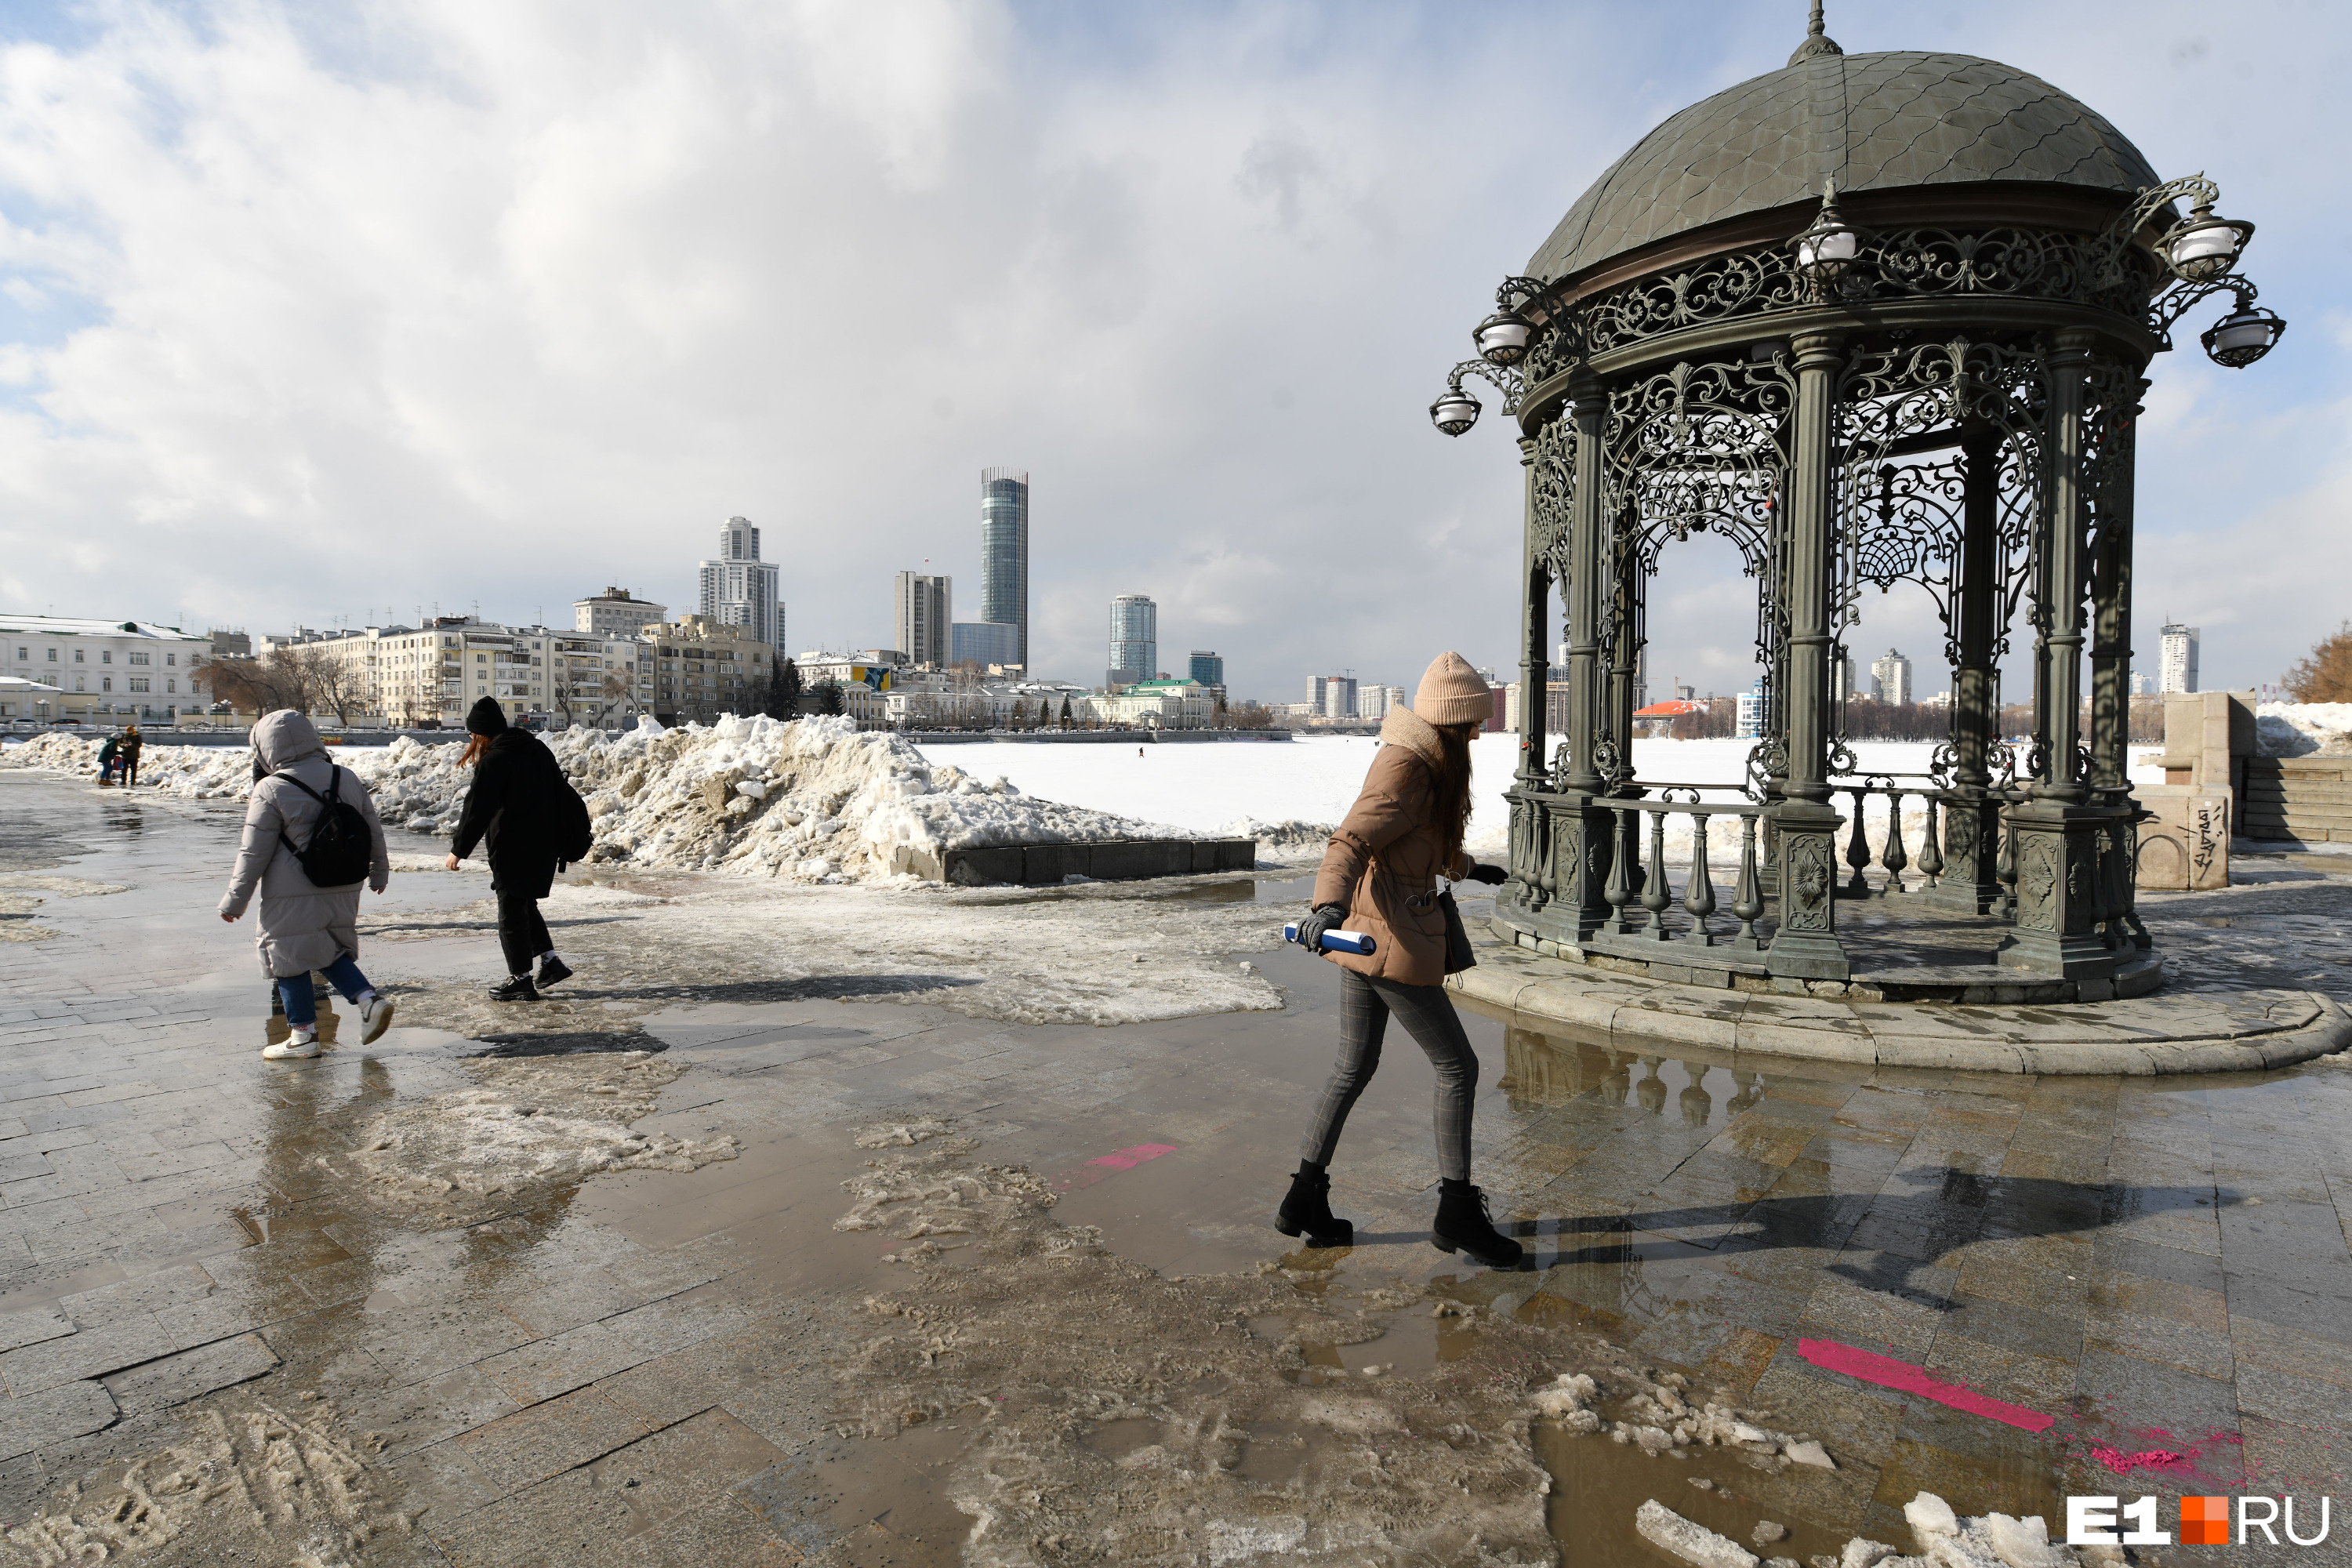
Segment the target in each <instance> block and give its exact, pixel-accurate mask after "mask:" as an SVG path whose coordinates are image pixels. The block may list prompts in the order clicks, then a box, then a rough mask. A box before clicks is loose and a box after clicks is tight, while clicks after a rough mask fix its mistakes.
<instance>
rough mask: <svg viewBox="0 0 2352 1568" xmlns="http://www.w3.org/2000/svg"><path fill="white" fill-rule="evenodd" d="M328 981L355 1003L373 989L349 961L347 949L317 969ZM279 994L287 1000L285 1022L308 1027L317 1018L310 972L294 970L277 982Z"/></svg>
mask: <svg viewBox="0 0 2352 1568" xmlns="http://www.w3.org/2000/svg"><path fill="white" fill-rule="evenodd" d="M319 973H321V974H323V975H325V976H326V977H327V984H330V985H332V986H333V987H334V988H335V989H336V990H338V991H340V992H341V993H342V994H343V1000H344V1001H346V1002H350V1003H352V1004H353V1005H357V1003H358V1002H359V999H360V994H361V993H362V992H365V991H368V990H370V989H372V987H371V986H370V985H369V984H368V979H367V976H366V975H364V974H362V973H360V966H359V965H358V964H356V963H352V955H351V954H350V953H348V952H347V953H345V954H343V956H342V957H341V958H339V959H337V960H335V962H334V963H331V964H329V965H327V967H326V968H324V969H322V970H320V971H319ZM278 995H279V996H281V997H283V998H284V999H285V1002H286V1022H287V1025H288V1026H289V1027H290V1028H296V1029H307V1028H309V1027H310V1026H311V1025H313V1024H315V1023H317V1022H318V1021H319V1004H318V1000H317V998H316V997H315V996H313V995H312V994H311V991H310V975H309V974H307V973H304V974H296V975H292V976H289V978H287V979H284V980H280V981H279V982H278Z"/></svg>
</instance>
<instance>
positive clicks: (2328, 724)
mask: <svg viewBox="0 0 2352 1568" xmlns="http://www.w3.org/2000/svg"><path fill="white" fill-rule="evenodd" d="M2254 749H2255V751H2256V752H2259V753H2260V754H2261V755H2263V756H2265V757H2352V702H2265V703H2263V705H2262V706H2261V707H2259V708H2257V709H2255V710H2254Z"/></svg>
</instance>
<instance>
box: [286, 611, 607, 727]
mask: <svg viewBox="0 0 2352 1568" xmlns="http://www.w3.org/2000/svg"><path fill="white" fill-rule="evenodd" d="M255 651H256V654H257V657H259V658H268V657H269V656H270V655H271V654H273V653H279V652H288V653H291V652H302V653H308V654H310V655H313V656H323V657H325V658H332V659H334V660H336V661H337V662H338V663H339V664H340V665H341V667H342V668H343V670H344V671H345V673H346V675H347V676H348V678H349V679H350V680H351V681H352V688H351V689H352V690H353V691H354V693H355V694H356V696H357V699H358V700H357V701H356V702H355V703H354V704H353V706H352V709H351V710H350V721H351V722H352V723H355V724H363V725H369V726H375V727H389V728H394V729H408V728H414V727H415V726H417V725H420V724H423V725H425V726H427V727H431V726H434V725H439V726H443V727H446V728H456V727H457V726H459V725H462V724H463V723H464V722H465V721H466V714H467V710H470V709H471V708H472V707H473V705H474V704H475V703H476V702H478V701H479V700H481V699H483V698H485V697H488V698H492V699H494V700H497V702H498V704H499V707H500V708H502V709H504V710H505V711H506V714H507V718H508V720H509V722H516V721H527V720H531V719H537V720H538V721H541V722H542V723H547V724H551V725H554V726H556V727H560V728H562V727H569V726H571V725H574V724H579V725H585V726H587V727H589V728H592V729H606V730H611V729H625V728H626V727H628V726H629V725H632V724H634V723H635V722H636V721H637V715H638V714H640V713H644V712H649V711H651V698H652V689H651V683H650V676H651V670H652V661H651V659H650V658H649V657H648V656H649V654H650V652H651V649H650V646H649V645H648V644H647V643H646V642H645V641H643V640H642V639H640V638H638V637H618V636H600V635H598V634H595V633H593V632H580V631H571V632H565V631H558V630H554V629H551V628H550V627H547V626H499V625H495V624H493V623H491V622H488V621H479V620H475V619H473V618H472V617H470V616H442V617H441V618H440V619H438V620H436V622H435V623H434V624H433V625H432V626H369V627H367V628H365V629H364V630H359V631H336V632H297V633H295V634H294V635H292V636H290V637H262V638H260V639H258V641H257V645H256V650H255ZM313 716H314V717H325V718H340V717H341V716H342V715H341V714H337V713H314V715H313Z"/></svg>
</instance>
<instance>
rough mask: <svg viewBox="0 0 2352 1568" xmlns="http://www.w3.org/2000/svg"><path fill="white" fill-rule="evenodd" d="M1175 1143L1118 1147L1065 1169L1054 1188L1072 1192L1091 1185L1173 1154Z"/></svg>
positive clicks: (1055, 1182) (1057, 1178) (1061, 1191)
mask: <svg viewBox="0 0 2352 1568" xmlns="http://www.w3.org/2000/svg"><path fill="white" fill-rule="evenodd" d="M1174 1152H1176V1145H1175V1144H1173V1143H1138V1144H1137V1145H1135V1147H1133V1148H1131V1149H1118V1150H1114V1151H1112V1152H1110V1153H1108V1154H1104V1155H1100V1156H1098V1157H1097V1158H1095V1159H1092V1160H1089V1161H1087V1163H1085V1164H1083V1165H1080V1166H1079V1167H1078V1168H1077V1169H1076V1170H1075V1171H1065V1172H1063V1173H1061V1174H1060V1175H1058V1176H1056V1177H1055V1178H1054V1190H1055V1192H1059V1193H1066V1192H1070V1191H1072V1190H1074V1189H1076V1188H1078V1187H1091V1186H1093V1185H1094V1184H1096V1183H1097V1182H1100V1181H1106V1180H1108V1178H1110V1177H1112V1176H1115V1175H1117V1174H1118V1173H1119V1172H1121V1171H1132V1170H1133V1169H1135V1168H1136V1167H1137V1166H1138V1165H1141V1164H1144V1163H1148V1162H1150V1161H1153V1160H1157V1159H1158V1158H1160V1155H1162V1154H1173V1153H1174Z"/></svg>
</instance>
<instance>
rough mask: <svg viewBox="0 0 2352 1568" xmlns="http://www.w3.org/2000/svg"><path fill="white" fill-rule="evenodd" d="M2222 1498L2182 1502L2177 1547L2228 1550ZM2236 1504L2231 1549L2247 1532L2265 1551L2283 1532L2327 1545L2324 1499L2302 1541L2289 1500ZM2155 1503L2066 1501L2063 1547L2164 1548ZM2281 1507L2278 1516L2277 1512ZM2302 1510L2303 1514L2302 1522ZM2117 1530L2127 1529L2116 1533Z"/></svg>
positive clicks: (2166, 1536)
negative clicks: (2259, 1538)
mask: <svg viewBox="0 0 2352 1568" xmlns="http://www.w3.org/2000/svg"><path fill="white" fill-rule="evenodd" d="M2236 1501H2237V1505H2238V1508H2237V1514H2238V1521H2237V1523H2238V1529H2237V1544H2238V1545H2240V1546H2244V1545H2248V1544H2251V1542H2252V1539H2253V1532H2254V1531H2262V1533H2263V1540H2264V1541H2266V1542H2269V1543H2270V1544H2271V1545H2273V1546H2276V1545H2278V1544H2279V1538H2278V1531H2280V1530H2282V1529H2284V1531H2286V1539H2287V1542H2288V1543H2289V1544H2291V1545H2295V1546H2316V1545H2318V1544H2319V1543H2320V1542H2323V1541H2326V1539H2327V1525H2328V1519H2327V1504H2328V1500H2327V1499H2326V1498H2324V1497H2323V1498H2321V1499H2320V1500H2319V1533H2318V1534H2316V1535H2314V1536H2310V1537H2308V1538H2306V1537H2305V1536H2301V1535H2297V1534H2296V1533H2295V1530H2294V1501H2295V1500H2294V1499H2293V1498H2291V1497H2240V1498H2238V1499H2237V1500H2236ZM2230 1503H2231V1499H2229V1498H2226V1497H2185V1498H2182V1499H2181V1500H2180V1543H2181V1544H2182V1545H2183V1546H2227V1545H2229V1544H2231V1534H2230ZM2156 1504H2157V1500H2156V1499H2154V1498H2152V1497H2144V1498H2141V1499H2139V1500H2137V1501H2135V1502H2131V1503H2126V1502H2124V1501H2123V1500H2122V1499H2120V1498H2111V1497H2070V1498H2068V1499H2067V1500H2066V1544H2067V1545H2069V1546H2169V1545H2171V1544H2172V1532H2171V1531H2168V1530H2158V1528H2157V1527H2156ZM2282 1507H2284V1512H2282ZM2309 1517H2310V1515H2309V1512H2308V1510H2306V1512H2305V1519H2306V1520H2307V1519H2308V1518H2309ZM2118 1526H2124V1527H2127V1528H2121V1529H2119V1528H2118Z"/></svg>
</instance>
